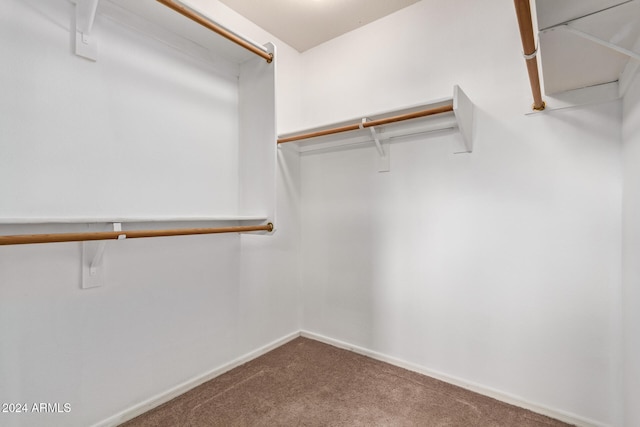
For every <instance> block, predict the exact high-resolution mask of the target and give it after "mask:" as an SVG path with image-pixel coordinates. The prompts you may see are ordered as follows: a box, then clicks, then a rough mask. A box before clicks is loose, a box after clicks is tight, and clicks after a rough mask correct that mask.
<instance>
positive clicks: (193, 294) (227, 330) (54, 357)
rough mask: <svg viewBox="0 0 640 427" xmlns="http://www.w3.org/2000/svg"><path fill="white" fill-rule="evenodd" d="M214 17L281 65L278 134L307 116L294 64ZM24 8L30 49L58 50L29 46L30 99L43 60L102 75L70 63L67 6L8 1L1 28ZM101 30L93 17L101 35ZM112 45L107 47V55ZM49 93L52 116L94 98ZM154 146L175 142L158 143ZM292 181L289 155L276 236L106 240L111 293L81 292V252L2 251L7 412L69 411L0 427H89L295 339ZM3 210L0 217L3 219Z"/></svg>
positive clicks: (0, 360) (2, 145) (292, 57)
mask: <svg viewBox="0 0 640 427" xmlns="http://www.w3.org/2000/svg"><path fill="white" fill-rule="evenodd" d="M60 4H63V10H62V13H61V14H60V13H59V12H60V10H59V9H57V8H59V7H60ZM206 6H207V7H213V8H215V9H216V16H217V17H218V18H219V20H220V22H222V23H223V24H225V25H227V26H229V27H232V28H234V29H236V30H237V31H239V32H241V33H244V34H247V35H249V36H250V37H252V38H254V39H255V40H256V41H258V42H260V43H264V42H268V41H274V42H276V43H277V44H278V47H279V54H280V55H279V59H280V58H282V60H281V61H280V60H279V62H278V78H279V79H280V81H281V84H280V86H279V89H280V91H279V95H280V97H279V100H278V113H279V117H280V119H279V125H281V126H284V125H286V124H287V122H288V121H290V120H293V119H295V118H296V117H297V115H298V114H299V113H298V107H299V106H298V101H297V99H298V87H297V85H298V81H299V78H298V77H297V76H298V75H299V72H298V69H297V67H298V63H297V59H298V53H297V52H295V51H294V50H293V49H291V48H289V47H288V46H286V45H284V44H282V43H281V42H279V41H277V40H276V39H274V38H273V37H271V36H270V35H268V34H267V33H265V32H264V31H262V30H260V29H259V28H257V27H255V26H254V25H253V24H251V23H250V22H249V21H247V20H246V19H244V18H242V17H240V16H238V15H237V14H234V13H233V12H231V11H230V10H229V9H227V8H226V7H224V6H222V5H221V4H219V3H218V2H210V1H209V2H207V5H206ZM24 9H27V13H26V14H23V15H21V16H22V18H21V19H24V20H27V21H29V22H27V23H30V24H36V25H35V26H34V27H35V28H36V30H37V29H38V28H39V30H37V31H41V33H38V34H33V35H32V36H33V38H34V39H36V40H37V38H38V37H44V38H43V39H41V43H52V44H56V42H61V44H60V45H57V48H55V50H47V51H46V53H45V54H46V58H43V57H41V56H40V55H41V54H42V52H39V51H36V50H35V48H34V51H32V52H27V53H31V54H32V59H33V67H31V68H30V67H24V68H23V69H20V70H19V72H20V73H21V75H20V76H19V77H20V78H21V79H23V80H24V82H25V85H26V86H27V87H28V88H31V89H32V90H33V92H32V93H34V92H35V93H36V94H37V91H36V90H35V89H37V86H38V85H40V84H44V83H43V82H42V81H41V80H38V79H37V78H36V77H38V76H40V75H41V74H40V73H39V71H38V67H39V66H40V65H41V64H43V61H45V59H46V61H45V62H46V63H47V64H49V65H51V64H54V65H56V64H57V65H59V63H60V62H69V61H71V62H73V61H79V63H80V64H82V65H79V66H81V67H85V68H88V67H91V66H92V65H95V66H97V67H100V66H101V65H100V64H102V63H101V62H100V61H101V59H100V58H99V59H98V61H99V62H98V63H97V64H92V63H90V62H88V61H85V60H83V59H81V58H78V57H76V56H74V55H73V54H72V51H71V43H70V40H71V39H70V36H69V26H70V23H71V16H72V13H73V8H72V6H71V4H70V3H67V2H64V1H63V2H56V3H52V2H49V1H44V0H42V1H40V0H29V1H26V2H22V1H20V2H18V1H15V2H14V1H10V2H3V3H2V5H1V6H0V21H1V22H2V25H3V27H4V28H5V29H6V28H7V27H6V26H5V25H9V26H12V25H14V20H13V18H14V16H13V15H12V14H13V13H18V11H19V12H20V13H23V12H25V10H24ZM51 11H54V13H50V12H51ZM101 25H102V21H101V20H100V19H98V21H97V22H96V32H98V33H99V32H100V30H101V28H100V26H101ZM14 30H15V32H16V34H18V33H19V30H18V29H17V28H14ZM51 38H53V40H52V39H51ZM108 43H109V42H108V40H104V39H103V40H102V44H103V49H106V48H107V45H108ZM0 44H2V47H4V48H6V47H7V46H9V48H11V49H26V47H25V46H27V44H26V43H24V40H21V38H20V37H15V38H12V37H3V38H2V41H1V42H0ZM32 45H33V43H32V44H31V46H32ZM123 49H125V50H123V51H122V55H129V54H133V55H139V56H144V50H142V49H141V48H140V47H139V46H138V44H136V43H134V42H132V44H131V48H130V49H131V50H130V51H128V50H126V47H124V48H123ZM145 60H146V61H147V62H146V63H145V64H146V65H147V66H154V65H156V66H160V65H161V64H160V63H159V62H158V61H155V60H154V58H153V57H146V58H145ZM47 61H48V62H47ZM14 66H15V64H12V63H10V62H7V61H3V62H2V64H1V65H0V67H1V68H2V73H7V75H13V76H15V74H16V73H18V70H17V69H15V68H14ZM3 75H4V74H3ZM5 83H6V81H5ZM116 83H117V82H116ZM55 84H56V85H58V87H57V88H56V90H57V91H58V92H59V93H61V94H64V95H60V97H63V96H64V99H57V98H54V99H46V100H43V102H45V101H46V103H47V105H49V106H50V108H53V109H55V108H62V106H66V105H74V106H76V107H77V108H79V109H82V106H83V100H84V97H85V95H86V94H85V93H83V92H82V91H79V90H78V88H77V85H76V82H75V81H73V80H72V79H71V78H70V77H69V76H66V75H59V76H58V78H57V79H56V80H55ZM1 85H2V83H0V86H1ZM5 89H6V88H5ZM5 89H3V92H5V93H6V91H5ZM185 90H186V89H185ZM165 95H168V96H170V94H165ZM100 96H102V95H100ZM124 96H127V95H126V93H125V94H124ZM131 96H133V94H131ZM178 96H179V95H178ZM3 99H5V103H3V101H2V100H1V99H0V104H2V109H3V110H2V111H4V109H6V108H8V109H10V108H11V105H7V104H6V99H7V98H6V97H5V98H3ZM100 101H101V99H100V98H98V100H97V102H98V103H100ZM102 101H104V102H106V101H107V100H106V99H102ZM131 101H132V102H133V101H135V100H133V99H132V100H131ZM92 102H93V101H92ZM42 110H44V109H42ZM42 110H41V109H34V111H33V112H32V114H24V116H23V117H22V119H23V120H24V122H25V123H24V124H25V126H31V127H33V128H37V127H38V126H39V125H40V124H41V123H42V121H44V120H46V117H45V114H46V111H42ZM1 132H2V131H0V133H1ZM61 138H63V135H59V134H55V135H51V136H50V138H49V140H48V141H47V143H48V144H51V145H52V146H55V145H56V144H62V143H64V142H65V141H64V140H62V139H61ZM17 143H20V141H14V140H11V139H9V138H4V137H3V138H2V140H0V157H2V156H5V155H6V153H7V150H11V144H17ZM155 143H156V144H160V145H162V144H175V141H171V140H169V138H163V135H159V136H158V138H157V139H156V140H155ZM67 154H68V155H73V152H68V153H67ZM184 167H185V170H184V171H183V170H181V169H180V168H178V169H176V170H175V171H174V172H175V173H178V174H180V173H183V172H184V173H187V172H188V171H187V170H186V168H188V166H187V165H185V166H184ZM298 171H299V168H298V159H297V158H296V157H295V156H290V155H287V154H286V153H285V154H281V155H280V158H279V165H278V174H277V186H278V199H277V218H276V225H277V227H278V230H277V232H276V233H274V234H273V235H272V236H254V235H252V236H249V235H242V236H238V235H216V236H193V237H175V238H158V239H140V240H127V241H124V242H117V243H116V242H111V243H110V244H109V245H108V247H107V250H106V253H105V259H104V263H105V268H106V272H107V283H106V285H105V286H103V287H101V288H96V289H91V290H81V289H80V278H81V269H80V265H81V264H80V262H81V246H80V244H79V243H64V244H47V245H25V246H12V247H9V246H4V247H0V402H7V403H11V402H15V403H28V404H29V405H31V404H33V403H39V402H49V403H55V402H58V403H60V404H63V403H70V404H71V413H68V414H42V415H39V414H20V415H9V414H4V413H2V414H0V424H1V425H3V426H45V425H47V426H49V425H65V426H88V425H92V424H94V423H97V422H100V421H101V420H105V419H108V418H109V417H111V416H113V415H114V414H117V413H120V412H121V411H126V410H127V409H130V408H131V407H133V406H135V405H137V404H139V403H141V402H143V401H145V400H147V399H150V398H153V397H154V396H157V395H159V394H162V393H165V392H167V391H168V390H170V389H171V388H173V387H175V386H177V385H179V384H181V383H184V382H185V381H188V380H191V379H193V378H195V377H198V376H201V375H203V374H206V373H208V372H210V371H212V370H214V369H216V368H218V367H220V366H222V365H224V364H227V363H229V362H231V361H233V360H234V359H236V358H238V357H240V356H243V355H245V354H247V353H248V352H251V351H254V350H256V349H258V348H259V347H261V346H264V345H266V344H268V343H270V342H272V341H274V340H276V339H279V338H282V337H283V336H286V335H287V334H291V333H293V332H296V331H298V330H299V329H300V325H299V313H298V305H297V298H298V295H297V286H298V283H299V271H298V268H297V265H298V261H297V259H298V253H299V245H298V243H299V226H298V224H299V217H298V193H299V189H298V187H297V183H298V181H299V179H298V173H299V172H298ZM33 173H37V171H34V172H33ZM80 178H81V177H79V179H80ZM2 203H3V202H2V201H0V209H2V208H6V206H4V205H3V204H2ZM4 203H6V201H5V202H4ZM42 214H43V215H46V214H47V213H46V212H43V213H42ZM58 228H65V227H58ZM80 228H82V227H80ZM45 229H46V230H49V229H50V226H47V227H45V226H43V227H35V228H33V227H27V226H6V225H5V226H2V228H1V229H0V232H1V233H2V234H15V233H23V232H24V233H32V232H38V231H44V230H45Z"/></svg>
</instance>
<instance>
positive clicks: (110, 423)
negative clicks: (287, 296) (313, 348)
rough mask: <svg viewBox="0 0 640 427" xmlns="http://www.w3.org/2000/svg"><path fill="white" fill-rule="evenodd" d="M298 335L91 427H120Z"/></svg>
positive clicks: (270, 345) (294, 334)
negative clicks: (118, 426) (119, 426)
mask: <svg viewBox="0 0 640 427" xmlns="http://www.w3.org/2000/svg"><path fill="white" fill-rule="evenodd" d="M300 335H301V332H300V331H298V332H292V333H290V334H287V335H285V336H284V337H282V338H278V339H276V340H274V341H272V342H270V343H268V344H266V345H264V346H262V347H260V348H258V349H256V350H253V351H250V352H249V353H246V354H244V355H242V356H240V357H237V358H236V359H234V360H232V361H230V362H228V363H225V364H223V365H221V366H219V367H217V368H214V369H212V370H210V371H208V372H206V373H204V374H202V375H198V376H196V377H194V378H191V379H189V380H187V381H185V382H183V383H181V384H178V385H177V386H175V387H172V388H170V389H169V390H167V391H165V392H162V393H159V394H156V395H155V396H153V397H151V398H149V399H146V400H144V401H142V402H139V403H136V404H135V405H133V406H131V407H129V408H127V409H124V410H122V411H120V412H118V413H117V414H114V415H112V416H110V417H109V418H106V419H104V420H102V421H99V422H98V423H96V424H93V425H92V426H91V427H114V426H117V425H120V424H122V423H124V422H126V421H129V420H131V419H133V418H135V417H137V416H139V415H142V414H144V413H145V412H148V411H150V410H152V409H154V408H157V407H158V406H160V405H162V404H163V403H166V402H168V401H170V400H172V399H175V398H176V397H178V396H180V395H182V394H184V393H186V392H188V391H189V390H192V389H194V388H196V387H198V386H199V385H201V384H203V383H205V382H207V381H210V380H212V379H214V378H216V377H219V376H220V375H222V374H224V373H226V372H229V371H230V370H232V369H234V368H236V367H238V366H240V365H243V364H245V363H247V362H250V361H252V360H253V359H256V358H258V357H260V356H262V355H264V354H266V353H268V352H270V351H271V350H275V349H276V348H278V347H280V346H282V345H284V344H286V343H288V342H289V341H293V340H294V339H296V338H298V337H299V336H300Z"/></svg>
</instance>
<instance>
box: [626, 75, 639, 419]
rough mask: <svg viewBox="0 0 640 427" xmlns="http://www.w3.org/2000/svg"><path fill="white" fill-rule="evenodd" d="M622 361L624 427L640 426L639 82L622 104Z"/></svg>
mask: <svg viewBox="0 0 640 427" xmlns="http://www.w3.org/2000/svg"><path fill="white" fill-rule="evenodd" d="M622 136H623V140H624V150H623V162H624V163H623V171H624V193H623V194H624V198H623V211H622V213H623V216H622V225H623V239H622V242H623V252H622V286H623V288H622V301H623V307H622V308H623V310H622V313H623V343H624V347H623V357H624V364H623V365H624V371H623V372H624V402H625V424H624V425H625V426H637V425H640V406H639V405H638V401H640V263H638V260H639V259H640V225H639V222H638V218H640V168H638V164H640V78H638V76H637V75H636V78H635V81H634V83H633V85H632V86H631V87H630V89H629V91H628V92H627V94H626V95H625V98H624V102H623V126H622Z"/></svg>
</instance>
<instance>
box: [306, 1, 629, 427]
mask: <svg viewBox="0 0 640 427" xmlns="http://www.w3.org/2000/svg"><path fill="white" fill-rule="evenodd" d="M303 59H304V64H303V66H304V75H305V79H307V80H306V81H305V84H304V85H303V87H304V88H305V90H304V92H303V105H305V110H304V114H303V117H302V118H301V126H305V127H306V126H313V125H320V124H325V123H330V122H332V121H340V120H343V119H348V118H351V117H358V116H360V117H362V116H364V115H366V114H367V113H371V112H376V111H384V110H389V109H393V108H395V107H401V106H404V105H410V104H415V103H419V102H425V101H429V100H431V99H438V98H442V97H447V96H451V93H452V87H453V85H454V84H459V85H460V86H461V87H462V89H463V90H464V91H465V92H466V93H467V94H468V96H469V97H470V98H471V100H472V101H474V102H475V104H476V107H477V109H476V119H475V132H476V137H475V144H474V146H475V148H474V152H473V153H472V154H454V152H455V151H459V150H458V149H457V147H458V144H457V143H458V142H459V141H458V138H459V135H457V134H455V133H441V134H437V135H432V136H422V137H416V136H413V137H408V138H406V139H405V140H403V141H397V142H394V143H393V144H392V145H391V171H390V172H388V173H378V172H377V167H376V156H377V153H376V150H375V149H374V148H371V147H370V148H358V149H348V150H342V151H334V152H328V153H320V154H319V153H314V154H305V155H303V156H302V157H301V179H302V184H301V191H302V221H303V223H302V230H303V234H302V247H303V258H302V259H303V266H302V271H303V290H302V296H303V302H304V313H303V328H304V329H305V330H308V331H310V332H312V333H317V334H320V335H323V336H327V337H331V338H333V339H337V340H340V341H343V342H347V343H351V344H353V345H356V346H359V347H361V348H366V349H369V350H371V351H374V352H378V353H381V354H384V355H387V356H390V357H393V358H396V359H400V360H404V361H406V362H408V363H410V364H413V365H418V366H421V367H424V368H425V370H431V371H434V372H438V373H441V374H443V375H446V376H449V377H455V378H458V379H461V380H462V381H463V382H465V381H466V382H469V383H474V384H477V385H481V386H483V387H485V388H487V389H493V390H497V391H499V392H501V393H503V394H507V395H510V396H512V397H515V398H516V399H518V400H520V401H523V402H527V403H529V404H532V405H538V406H540V407H544V408H547V409H550V410H553V411H555V413H563V414H566V415H567V416H568V417H570V418H571V419H575V420H579V421H580V422H582V423H584V424H589V423H590V424H596V425H613V424H615V423H616V422H617V421H616V420H617V419H618V417H619V414H618V413H617V411H616V409H615V405H616V403H615V401H616V399H618V392H619V390H618V389H617V387H616V382H615V381H616V380H615V372H616V367H615V364H616V362H617V350H616V327H617V326H618V324H617V320H616V319H617V313H615V310H614V308H616V307H617V304H618V302H619V297H620V295H619V292H620V290H619V284H620V280H621V267H620V260H621V233H620V229H621V228H620V227H621V170H620V156H621V130H620V129H621V114H622V113H621V105H620V103H619V102H616V103H608V104H602V105H593V106H586V107H581V108H576V109H572V110H563V111H554V112H547V113H545V114H537V115H533V116H525V115H524V112H525V111H527V109H528V106H529V105H530V104H531V100H530V93H529V92H528V81H527V75H526V69H525V64H524V61H523V60H522V54H521V46H520V40H519V36H518V29H517V23H516V19H515V12H514V10H513V4H512V2H509V1H506V0H494V1H487V2H476V1H471V0H453V1H446V2H442V1H429V0H425V1H422V2H419V3H417V4H415V5H413V6H410V7H408V8H406V9H404V10H401V11H399V12H397V13H395V14H393V15H391V16H389V17H387V18H384V19H381V20H379V21H376V22H374V23H372V24H369V25H368V26H366V27H364V28H361V29H359V30H357V31H354V32H351V33H348V34H346V35H344V36H342V37H340V38H338V39H335V40H333V41H330V42H328V43H325V44H323V45H321V46H319V47H317V48H314V49H312V50H309V51H307V52H305V53H304V54H303Z"/></svg>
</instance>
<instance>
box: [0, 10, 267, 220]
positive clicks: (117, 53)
mask: <svg viewBox="0 0 640 427" xmlns="http://www.w3.org/2000/svg"><path fill="white" fill-rule="evenodd" d="M8 1H10V2H11V5H10V6H9V9H10V10H12V11H15V13H12V14H11V16H9V17H8V18H7V19H9V21H10V23H11V25H8V26H5V27H6V28H4V31H3V30H2V29H0V34H2V35H3V36H4V38H5V39H7V43H6V45H7V46H8V47H9V48H8V49H5V50H3V53H4V54H5V55H4V58H5V59H6V60H7V61H8V62H11V63H12V64H14V65H15V72H14V73H10V75H9V78H8V79H5V84H4V85H3V86H2V88H3V99H4V102H5V103H6V104H7V105H11V108H10V109H9V110H8V111H9V112H8V114H5V115H4V117H0V127H1V128H3V129H5V128H6V129H7V132H6V134H7V135H8V137H7V138H5V139H4V140H3V141H0V148H3V149H5V151H6V150H9V151H8V152H10V153H11V154H12V156H5V158H4V159H3V158H0V199H1V200H4V201H5V203H4V205H3V209H2V212H0V224H3V225H11V224H16V225H17V224H20V225H28V224H59V225H60V226H62V225H63V224H67V226H69V227H72V226H73V224H79V225H82V224H101V223H102V224H104V223H114V222H120V223H156V224H157V223H160V222H236V223H237V222H244V223H247V222H255V221H266V220H267V219H268V220H270V221H275V185H276V178H275V177H276V161H277V157H276V154H277V151H276V147H275V144H274V141H275V138H276V129H275V128H276V121H275V61H273V63H267V62H266V61H265V59H264V58H262V57H260V56H257V55H255V54H253V53H252V52H249V51H247V50H246V49H245V48H243V47H241V46H238V45H236V44H235V43H233V42H231V41H229V40H227V39H225V38H223V37H221V36H220V35H218V34H216V33H214V32H212V31H210V30H208V29H207V28H204V27H202V26H200V25H199V24H197V23H195V22H193V21H191V20H190V19H188V18H186V17H184V16H182V15H181V14H179V13H177V12H175V11H174V10H172V9H170V8H168V7H166V6H164V5H163V4H161V3H159V2H157V1H156V0H134V1H131V0H99V1H98V0H73V1H72V2H71V3H70V2H68V1H65V0H56V1H51V0H36V1H34V2H29V4H28V5H27V4H25V3H24V2H22V1H20V0H8ZM72 3H75V5H74V4H72ZM74 15H75V16H74ZM61 23H64V25H61ZM69 31H71V33H72V34H73V33H75V37H76V42H78V41H80V42H81V43H84V42H85V41H86V42H87V43H86V44H87V47H86V50H82V49H81V53H86V54H87V55H88V56H85V55H83V54H79V56H77V57H74V56H71V57H69V55H68V53H69ZM10 32H11V33H10ZM8 34H10V37H7V35H8ZM76 45H77V43H76ZM72 50H73V47H72ZM261 50H264V51H267V52H270V53H274V54H275V46H273V45H272V44H270V43H267V44H265V45H264V46H263V49H261ZM76 52H77V50H76ZM91 56H93V57H91ZM37 57H41V59H42V61H43V63H42V66H41V67H33V66H32V65H31V63H32V61H33V58H37ZM85 58H87V59H89V60H87V59H85ZM194 59H195V60H194ZM276 60H277V58H276ZM52 70H53V71H52ZM59 76H65V78H59ZM29 81H34V82H39V84H38V90H37V91H27V90H25V89H24V88H23V87H21V86H20V84H19V83H23V82H29ZM42 100H46V102H43V101H42ZM34 124H37V126H36V125H34ZM60 226H58V227H57V228H60ZM39 228H42V227H39Z"/></svg>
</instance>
